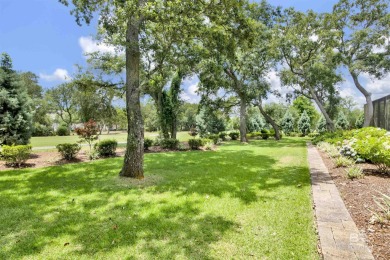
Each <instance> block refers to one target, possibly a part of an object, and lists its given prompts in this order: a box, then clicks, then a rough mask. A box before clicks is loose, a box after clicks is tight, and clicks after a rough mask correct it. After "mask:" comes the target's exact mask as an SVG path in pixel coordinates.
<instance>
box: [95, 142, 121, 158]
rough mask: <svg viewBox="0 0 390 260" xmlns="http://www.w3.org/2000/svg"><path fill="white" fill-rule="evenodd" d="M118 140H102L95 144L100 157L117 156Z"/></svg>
mask: <svg viewBox="0 0 390 260" xmlns="http://www.w3.org/2000/svg"><path fill="white" fill-rule="evenodd" d="M117 147H118V141H117V140H115V139H106V140H102V141H100V142H98V143H96V144H95V146H94V148H95V150H96V152H97V154H98V155H99V156H100V157H109V156H115V152H116V148H117Z"/></svg>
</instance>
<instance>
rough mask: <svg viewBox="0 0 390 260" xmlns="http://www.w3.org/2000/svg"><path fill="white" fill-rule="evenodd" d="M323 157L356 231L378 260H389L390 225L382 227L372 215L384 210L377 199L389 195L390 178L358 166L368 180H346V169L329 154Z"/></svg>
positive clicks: (369, 168) (366, 167) (370, 167)
mask: <svg viewBox="0 0 390 260" xmlns="http://www.w3.org/2000/svg"><path fill="white" fill-rule="evenodd" d="M320 154H321V157H322V159H323V161H324V163H325V165H326V166H327V168H328V170H329V173H330V175H331V176H332V179H333V181H334V182H335V184H336V186H337V188H338V190H339V192H340V194H341V197H342V198H343V200H344V203H345V206H346V207H347V209H348V211H349V213H350V214H351V216H352V218H353V220H354V221H355V223H356V225H357V227H358V228H359V230H360V231H361V232H363V233H364V234H365V236H366V238H367V242H368V244H369V246H370V247H371V249H372V252H373V255H374V257H375V258H376V259H381V260H382V259H383V260H387V259H390V246H389V241H390V222H387V224H385V223H384V224H381V223H378V222H377V221H374V220H373V219H372V218H373V215H374V213H373V212H378V211H380V210H381V209H380V208H379V207H378V206H377V204H376V203H375V201H374V198H375V197H376V198H380V197H381V194H380V193H384V194H390V177H388V176H385V175H383V174H379V173H378V172H377V169H376V167H375V166H374V165H372V164H367V163H362V164H359V166H360V167H362V168H363V172H364V173H365V177H364V178H361V179H355V180H351V179H349V178H347V177H346V172H345V168H340V167H339V168H337V167H336V165H335V163H334V162H333V160H332V159H330V158H329V157H328V155H327V154H325V153H324V152H321V151H320Z"/></svg>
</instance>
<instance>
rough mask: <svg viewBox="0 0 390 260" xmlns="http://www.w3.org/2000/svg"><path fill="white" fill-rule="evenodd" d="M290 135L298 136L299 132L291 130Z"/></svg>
mask: <svg viewBox="0 0 390 260" xmlns="http://www.w3.org/2000/svg"><path fill="white" fill-rule="evenodd" d="M288 135H289V136H291V137H298V136H299V133H297V132H290V133H289V134H288Z"/></svg>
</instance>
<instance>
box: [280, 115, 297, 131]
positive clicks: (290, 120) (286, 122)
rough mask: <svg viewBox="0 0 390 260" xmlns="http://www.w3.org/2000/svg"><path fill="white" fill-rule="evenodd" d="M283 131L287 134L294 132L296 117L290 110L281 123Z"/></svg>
mask: <svg viewBox="0 0 390 260" xmlns="http://www.w3.org/2000/svg"><path fill="white" fill-rule="evenodd" d="M281 126H282V129H283V132H284V133H285V134H286V135H289V134H290V133H291V132H294V117H293V116H292V115H291V113H290V111H288V110H287V111H286V114H284V117H283V119H282V123H281Z"/></svg>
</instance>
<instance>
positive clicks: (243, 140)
mask: <svg viewBox="0 0 390 260" xmlns="http://www.w3.org/2000/svg"><path fill="white" fill-rule="evenodd" d="M246 106H247V104H246V100H245V98H244V97H240V141H241V143H247V142H248V139H247V137H246Z"/></svg>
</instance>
